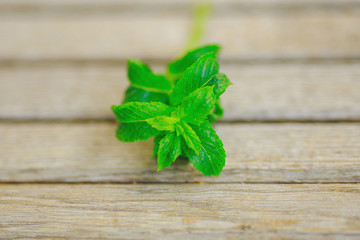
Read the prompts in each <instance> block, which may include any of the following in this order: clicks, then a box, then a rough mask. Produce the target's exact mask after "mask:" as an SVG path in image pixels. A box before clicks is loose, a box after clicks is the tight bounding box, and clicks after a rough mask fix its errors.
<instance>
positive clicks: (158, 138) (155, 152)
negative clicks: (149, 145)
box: [152, 134, 165, 157]
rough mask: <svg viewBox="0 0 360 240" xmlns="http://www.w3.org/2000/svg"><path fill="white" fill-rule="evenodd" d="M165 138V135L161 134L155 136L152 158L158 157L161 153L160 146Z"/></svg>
mask: <svg viewBox="0 0 360 240" xmlns="http://www.w3.org/2000/svg"><path fill="white" fill-rule="evenodd" d="M164 137H165V134H159V135H157V136H155V138H154V150H153V155H152V157H156V156H157V154H158V151H159V145H160V141H161V139H163V138H164Z"/></svg>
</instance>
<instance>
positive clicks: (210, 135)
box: [186, 123, 226, 176]
mask: <svg viewBox="0 0 360 240" xmlns="http://www.w3.org/2000/svg"><path fill="white" fill-rule="evenodd" d="M191 127H192V128H193V130H194V131H195V133H196V134H197V135H198V136H199V138H200V141H201V147H200V152H199V154H196V153H195V152H194V151H192V150H190V149H187V150H186V155H187V156H188V158H189V160H190V162H191V163H192V164H193V165H194V167H195V168H196V169H197V170H198V171H199V172H202V173H203V174H204V175H205V176H209V175H214V176H218V175H219V174H220V172H221V171H222V169H223V167H224V165H225V157H226V155H225V150H224V148H223V144H222V142H221V140H220V138H219V137H218V135H217V134H216V132H215V130H214V129H213V128H212V126H211V125H210V123H203V124H201V125H200V126H196V125H191Z"/></svg>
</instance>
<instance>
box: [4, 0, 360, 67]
mask: <svg viewBox="0 0 360 240" xmlns="http://www.w3.org/2000/svg"><path fill="white" fill-rule="evenodd" d="M56 2H57V4H58V5H59V2H60V1H56ZM86 2H87V1H85V2H82V1H77V4H76V3H73V4H69V1H67V4H66V3H65V4H60V5H63V6H64V5H65V6H66V5H67V6H69V7H70V8H71V6H72V7H73V8H74V7H75V9H73V10H72V11H70V10H69V9H68V10H66V9H65V10H64V9H63V10H62V11H61V10H60V12H67V13H69V15H66V14H65V15H62V14H61V13H60V14H59V12H58V11H57V9H62V8H61V7H57V8H56V7H54V5H53V7H49V6H48V7H45V9H43V10H42V11H41V9H42V8H41V6H39V3H38V5H37V7H36V5H35V6H34V5H32V4H31V3H30V4H28V5H27V4H26V3H24V1H16V2H15V3H12V4H10V6H9V5H8V4H9V1H5V2H4V3H3V4H4V5H5V6H4V7H5V9H6V6H8V8H10V9H9V10H8V11H6V10H4V11H0V32H1V33H2V34H1V44H0V52H1V55H0V56H1V57H0V58H1V59H3V60H17V59H20V60H21V59H28V60H37V59H52V60H54V59H55V60H56V59H59V58H63V59H75V60H76V59H119V58H120V59H124V58H128V57H129V56H130V57H138V58H150V59H159V58H166V59H168V58H169V57H170V56H174V54H177V53H178V51H180V50H181V48H182V47H183V45H184V42H185V41H186V37H187V33H188V27H189V25H190V23H191V20H190V19H189V13H190V12H191V4H189V2H191V1H189V2H188V3H181V1H171V2H169V3H167V4H164V2H165V1H155V2H153V3H151V2H152V1H151V2H150V1H148V2H149V3H147V4H145V5H141V4H137V5H138V7H135V8H132V7H131V5H130V6H129V5H126V4H125V5H124V3H123V5H121V4H122V3H119V6H118V7H114V6H112V5H111V4H108V5H107V6H108V8H110V9H113V10H112V11H113V14H107V12H106V11H105V12H104V11H101V9H103V8H100V10H96V9H98V5H97V4H92V6H93V7H90V9H89V7H88V8H85V9H83V10H81V9H82V8H81V5H80V7H79V6H78V7H77V8H76V5H79V4H81V3H82V4H86ZM92 2H93V1H92ZM127 2H130V1H127ZM143 2H144V1H143ZM264 2H267V4H264ZM35 3H36V1H35ZM93 3H94V2H93ZM112 3H114V1H112ZM16 4H17V5H16ZM33 4H34V2H33ZM179 4H180V5H182V6H183V7H181V8H180V10H176V9H177V8H178V5H179ZM24 5H25V6H24ZM49 5H50V6H51V4H49ZM74 5H75V6H74ZM132 5H134V3H132ZM218 5H220V6H224V7H220V6H219V7H218V8H219V9H222V10H221V11H220V12H219V13H218V14H215V15H214V16H213V18H212V19H211V21H210V23H209V26H208V28H209V29H211V31H208V34H207V36H206V41H207V42H216V43H219V44H221V45H222V46H223V57H224V58H227V59H239V58H240V59H253V58H270V59H272V58H285V59H287V58H330V57H335V58H357V57H359V54H360V45H359V44H358V43H359V40H360V31H359V28H358V26H359V25H360V18H359V12H360V2H359V1H351V2H348V1H345V2H343V3H342V4H339V3H335V1H333V0H331V1H328V0H325V1H321V4H320V5H319V3H318V4H313V5H312V4H311V3H309V2H307V3H305V4H301V3H294V2H293V1H288V0H285V1H274V2H271V1H270V2H268V1H256V2H254V3H251V1H240V2H239V3H237V2H236V1H230V2H226V1H225V2H222V1H218ZM244 5H247V7H245V6H244ZM0 6H1V4H0ZM16 6H17V7H18V8H16ZM21 6H22V7H21ZM55 6H56V4H55ZM85 6H86V5H85ZM103 6H104V4H103ZM161 6H167V7H165V9H163V8H161ZM344 6H345V8H344ZM158 7H160V9H162V10H161V11H159V10H158V11H151V10H152V9H156V8H158ZM14 8H15V9H14ZM27 8H29V9H30V12H31V9H35V11H34V10H32V12H33V14H31V13H30V14H29V13H28V14H20V13H22V12H25V13H26V12H29V10H28V11H26V9H27ZM166 8H168V9H166ZM249 8H250V9H249ZM12 9H14V11H15V12H16V10H17V14H15V15H14V14H11V12H14V11H11V10H12ZM36 9H40V13H39V12H36ZM46 9H47V10H46ZM76 9H77V10H76ZM91 9H92V10H91ZM116 9H118V11H116ZM126 9H133V10H132V13H129V14H126V12H127V11H126ZM147 9H150V10H147ZM215 9H216V7H215ZM240 9H245V10H240ZM172 10H173V11H172ZM38 11H39V10H38ZM94 11H95V13H94ZM79 12H83V14H78V13H79ZM87 12H89V13H90V14H86V13H87ZM144 12H145V14H144ZM173 12H175V13H176V12H178V13H176V14H175V13H174V14H173ZM232 12H233V13H232Z"/></svg>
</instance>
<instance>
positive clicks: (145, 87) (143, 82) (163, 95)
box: [123, 60, 172, 103]
mask: <svg viewBox="0 0 360 240" xmlns="http://www.w3.org/2000/svg"><path fill="white" fill-rule="evenodd" d="M128 78H129V81H130V82H131V85H130V87H128V89H127V90H126V92H125V96H124V99H123V103H126V102H163V103H167V102H168V99H169V93H170V90H171V88H172V85H171V83H170V82H169V81H168V80H167V79H166V78H165V77H164V76H162V75H156V74H154V73H153V72H152V71H151V69H150V68H149V67H148V66H147V65H146V64H144V63H143V62H141V61H139V60H128Z"/></svg>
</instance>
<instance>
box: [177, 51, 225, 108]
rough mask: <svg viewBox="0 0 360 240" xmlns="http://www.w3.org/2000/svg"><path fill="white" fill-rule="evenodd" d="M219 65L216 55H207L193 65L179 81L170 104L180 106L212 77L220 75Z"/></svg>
mask: <svg viewBox="0 0 360 240" xmlns="http://www.w3.org/2000/svg"><path fill="white" fill-rule="evenodd" d="M218 71H219V64H218V61H217V60H216V57H215V55H214V54H212V53H210V54H205V55H203V56H202V57H201V58H199V59H198V60H197V61H196V62H195V63H194V64H193V65H191V66H190V67H189V68H188V69H187V70H186V71H185V73H184V74H183V75H182V76H181V78H180V79H179V80H178V81H177V83H176V85H175V87H174V89H173V91H172V92H171V94H170V104H171V105H178V104H179V103H181V101H182V100H184V98H186V97H187V96H188V95H189V94H190V93H192V92H193V91H195V90H197V89H198V88H201V87H204V86H206V84H207V83H208V82H209V81H210V79H211V77H212V76H213V75H214V74H216V73H218Z"/></svg>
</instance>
